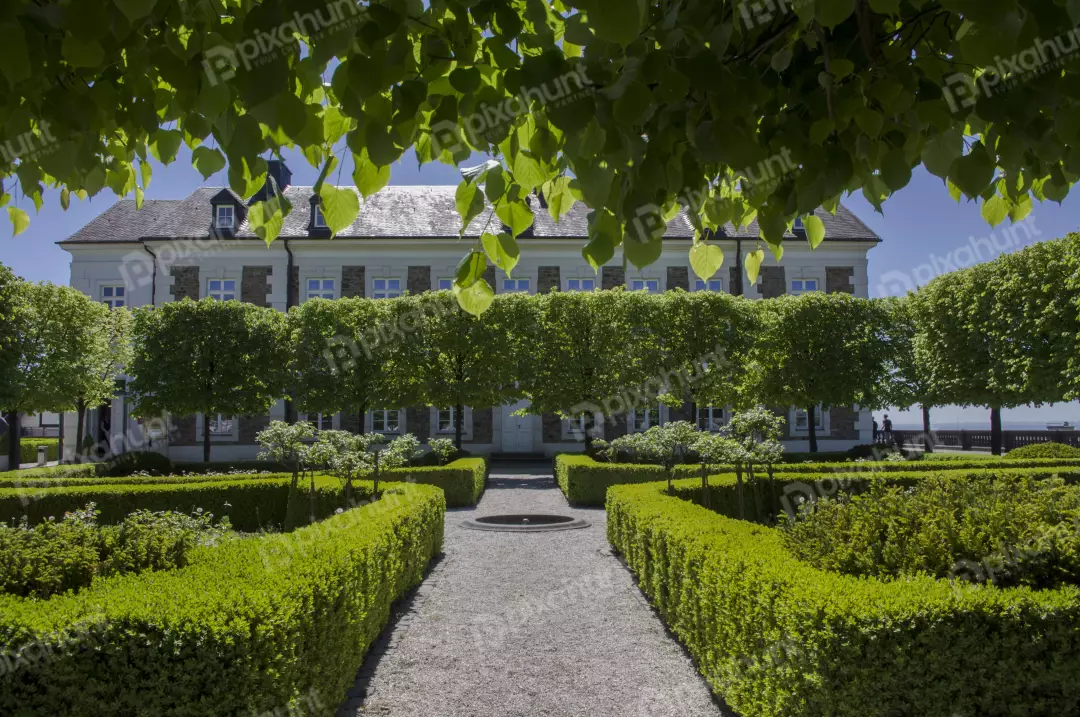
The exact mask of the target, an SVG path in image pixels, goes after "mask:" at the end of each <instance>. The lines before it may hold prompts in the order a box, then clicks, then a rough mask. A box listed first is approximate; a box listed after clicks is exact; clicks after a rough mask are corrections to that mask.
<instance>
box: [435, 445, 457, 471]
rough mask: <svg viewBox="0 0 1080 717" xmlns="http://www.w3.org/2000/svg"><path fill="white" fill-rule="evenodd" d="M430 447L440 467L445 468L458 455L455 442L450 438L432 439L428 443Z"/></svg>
mask: <svg viewBox="0 0 1080 717" xmlns="http://www.w3.org/2000/svg"><path fill="white" fill-rule="evenodd" d="M428 447H429V448H431V452H432V453H434V454H435V459H436V460H437V461H438V462H439V465H440V466H445V465H446V464H447V463H449V462H450V461H451V459H453V457H454V455H455V454H456V453H457V448H455V447H454V442H453V441H452V440H450V439H449V438H432V439H430V440H429V441H428Z"/></svg>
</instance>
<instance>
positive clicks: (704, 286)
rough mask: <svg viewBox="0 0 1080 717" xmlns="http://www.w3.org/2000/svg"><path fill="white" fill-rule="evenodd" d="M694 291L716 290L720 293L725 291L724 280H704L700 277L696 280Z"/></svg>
mask: <svg viewBox="0 0 1080 717" xmlns="http://www.w3.org/2000/svg"><path fill="white" fill-rule="evenodd" d="M694 291H715V292H718V293H719V292H723V291H724V280H723V279H709V280H708V281H703V280H701V279H698V280H697V281H695V282H694Z"/></svg>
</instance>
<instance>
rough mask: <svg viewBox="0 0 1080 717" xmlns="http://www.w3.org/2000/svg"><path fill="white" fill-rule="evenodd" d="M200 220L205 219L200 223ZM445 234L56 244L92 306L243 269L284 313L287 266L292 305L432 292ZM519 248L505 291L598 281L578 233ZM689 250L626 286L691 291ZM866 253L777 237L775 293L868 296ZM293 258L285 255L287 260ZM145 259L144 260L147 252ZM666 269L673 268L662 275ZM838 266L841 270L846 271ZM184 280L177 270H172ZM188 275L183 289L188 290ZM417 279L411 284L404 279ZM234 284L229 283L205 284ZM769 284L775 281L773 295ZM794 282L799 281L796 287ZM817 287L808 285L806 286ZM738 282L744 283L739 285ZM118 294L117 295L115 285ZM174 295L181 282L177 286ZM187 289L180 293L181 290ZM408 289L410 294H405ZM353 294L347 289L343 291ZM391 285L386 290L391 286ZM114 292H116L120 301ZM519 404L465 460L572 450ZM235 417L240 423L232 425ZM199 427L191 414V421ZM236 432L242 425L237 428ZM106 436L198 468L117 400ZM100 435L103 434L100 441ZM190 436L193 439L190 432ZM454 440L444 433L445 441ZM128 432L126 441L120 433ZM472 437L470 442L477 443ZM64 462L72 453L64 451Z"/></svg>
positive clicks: (236, 447) (831, 444) (240, 452)
mask: <svg viewBox="0 0 1080 717" xmlns="http://www.w3.org/2000/svg"><path fill="white" fill-rule="evenodd" d="M207 223H209V217H207ZM448 233H449V234H450V236H449V237H446V238H438V237H428V236H424V237H418V238H406V239H401V238H397V237H385V238H383V237H370V238H340V237H339V238H335V239H332V240H331V239H323V238H314V237H302V238H297V237H291V238H289V239H279V240H278V241H276V242H274V243H273V244H272V245H271V246H269V247H267V246H266V245H265V244H264V243H263V242H262V241H261V240H258V239H255V238H238V239H233V238H229V239H194V240H193V239H154V238H146V239H143V240H142V241H141V242H140V241H131V240H125V241H117V242H115V243H114V242H110V241H108V239H107V238H105V239H101V240H97V241H94V242H79V241H68V242H64V243H63V247H64V248H65V249H66V250H67V251H69V252H70V253H71V256H72V262H71V286H73V287H75V288H77V289H79V290H81V291H83V292H84V293H86V294H87V295H89V296H91V297H93V298H95V299H98V300H102V301H111V302H117V301H122V302H123V305H126V306H129V307H138V306H145V305H148V304H151V303H154V304H156V305H161V304H163V303H165V302H168V301H172V300H174V298H175V295H176V294H177V293H179V292H178V290H177V287H176V286H175V283H176V281H177V279H175V277H174V273H177V272H176V271H175V270H176V269H179V268H185V267H186V268H194V267H197V268H198V292H199V297H200V298H201V297H205V296H207V295H208V294H209V292H210V291H211V290H214V291H221V290H222V288H223V287H230V286H231V287H232V288H233V290H234V291H235V293H236V298H238V299H239V298H241V296H240V294H241V292H242V282H243V279H244V267H271V272H270V274H269V276H268V277H267V278H266V280H265V281H266V284H265V286H266V291H267V294H266V303H267V305H268V306H270V307H273V308H275V309H278V310H281V311H284V310H286V308H287V306H288V304H289V281H288V277H289V267H290V265H292V266H293V267H295V276H296V277H297V279H298V288H299V296H298V299H299V301H300V302H303V301H304V300H306V299H307V298H308V296H309V291H308V287H309V281H311V282H316V283H314V284H312V285H311V286H312V287H313V290H314V291H315V292H317V293H318V294H319V295H320V296H323V297H327V296H328V295H332V296H333V297H334V298H339V297H341V296H342V292H343V285H344V284H345V283H346V280H347V278H348V277H347V276H345V272H344V271H343V267H361V266H362V267H364V287H363V295H364V296H367V297H372V296H375V295H376V293H377V292H379V291H387V290H388V287H393V283H392V282H393V281H394V280H397V281H398V282H399V284H398V285H397V286H398V287H399V290H402V291H404V290H407V289H409V288H410V286H409V281H410V268H413V269H414V273H416V270H418V269H419V273H421V274H422V273H423V270H422V269H420V268H421V267H426V268H427V269H428V271H429V276H430V285H431V288H433V289H438V288H439V285H440V284H439V282H440V280H450V279H451V277H452V276H453V274H454V269H455V267H456V266H457V264H458V262H459V261H460V259H461V256H462V253H463V252H464V251H465V250H466V245H465V244H464V243H463V242H462V241H460V240H458V238H457V236H456V227H454V228H453V229H452V230H451V231H450V232H448ZM519 242H520V245H521V260H520V263H519V264H518V266H517V267H516V268H515V269H514V280H516V282H518V283H515V284H514V285H513V286H512V287H510V288H512V289H514V290H527V291H529V292H530V293H536V292H537V290H538V287H539V286H540V283H541V281H542V280H543V278H544V277H542V276H541V274H542V272H541V267H545V272H544V274H545V276H546V277H547V280H548V281H550V280H551V276H552V272H551V270H550V267H558V269H559V277H558V280H559V289H560V290H569V289H570V288H571V283H570V282H571V281H575V282H581V281H586V282H587V281H588V280H593V281H594V282H595V288H597V289H599V288H601V282H602V276H601V275H599V274H597V273H596V272H594V271H593V270H592V268H591V267H589V266H588V264H586V263H585V261H584V260H583V258H582V256H581V248H582V246H583V245H584V243H585V240H584V239H582V238H580V237H578V238H575V237H557V238H552V237H547V238H545V237H533V238H530V237H523V238H521V239H520V240H519ZM715 243H717V244H718V245H719V246H720V247H721V248H722V249H723V251H724V253H725V256H726V257H727V259H726V261H725V264H724V267H723V268H722V269H721V270H720V272H718V274H717V275H716V277H715V279H716V280H719V281H720V282H721V286H720V287H717V286H716V285H715V284H714V285H713V288H714V289H715V288H722V289H723V291H726V292H730V291H731V286H730V280H731V272H730V267H731V266H732V265H733V263H734V259H735V256H736V242H735V240H733V239H723V240H719V241H716V242H715ZM742 244H743V247H742V248H743V253H745V252H746V251H748V250H750V249H753V248H756V242H753V241H751V240H746V239H744V240H743V242H742ZM690 246H691V240H690V239H689V238H666V239H665V240H664V249H663V253H662V255H661V257H660V259H659V260H658V261H657V262H656V263H655V264H653V265H651V266H649V267H647V268H646V269H644V270H641V271H638V270H637V269H635V268H633V267H632V266H630V265H628V267H627V270H626V274H625V280H626V284H627V286H628V287H632V285H633V282H634V281H635V280H643V281H646V282H649V281H652V282H655V284H649V283H646V284H644V286H648V287H649V288H656V289H658V290H659V291H664V290H668V289H673V288H676V287H675V286H669V280H670V279H671V278H672V275H673V276H674V277H675V280H676V283H677V282H678V281H679V277H683V276H685V277H686V280H688V285H689V288H690V290H695V288H696V286H695V284H696V277H695V276H694V273H693V270H692V269H691V268H690V264H689V259H688V251H689V249H690ZM873 246H874V242H873V241H866V240H859V241H843V240H828V241H825V242H823V243H822V244H821V245H820V246H819V247H818V248H817V249H816V250H814V251H811V250H810V248H809V246H808V244H807V243H806V242H805V241H804V240H798V241H796V240H794V239H793V240H790V241H788V242H785V253H784V257H783V262H782V263H781V264H780V266H781V267H782V268H783V273H784V282H785V284H786V285H785V286H784V292H785V293H797V292H798V291H799V290H803V289H805V288H806V287H814V288H816V289H817V290H825V289H826V288H827V286H828V282H829V279H830V276H829V274H830V271H829V270H830V269H831V270H832V274H833V279H834V280H835V276H836V275H837V274H838V273H840V274H843V273H847V274H848V282H849V283H850V286H851V287H852V289H853V293H854V295H855V296H859V297H867V296H868V292H869V288H868V277H867V253H868V251H869V249H870V248H872V247H873ZM290 252H291V255H292V256H291V259H290ZM151 253H152V254H153V255H154V256H151ZM765 265H766V266H775V265H776V263H775V262H774V261H773V260H772V258H771V256H769V257H768V258H767V260H766V263H765ZM609 266H611V267H622V256H621V255H620V254H618V253H617V254H616V256H615V258H614V259H613V260H612V261H611V262H610V263H609ZM669 269H670V270H672V271H669ZM843 269H850V272H844V271H842V270H843ZM180 273H182V272H180ZM191 273H193V272H189V275H188V279H187V281H188V283H189V284H191V283H192V282H191V276H190V274H191ZM414 279H415V277H414ZM505 279H507V277H505V275H504V274H503V273H502V272H501V271H498V270H497V274H496V286H495V288H496V291H497V293H504V280H505ZM212 281H214V282H219V281H225V282H228V281H234V282H236V283H235V284H234V285H230V284H220V283H215V284H213V285H211V283H210V282H212ZM776 281H777V278H776V277H775V276H774V277H773V282H774V283H773V288H772V290H773V291H775V283H776ZM793 282H802V283H800V284H794V283H793ZM810 282H816V284H813V283H810ZM746 283H748V282H745V280H744V284H746ZM762 283H763V282H761V281H759V283H758V285H755V286H747V287H746V290H745V292H744V294H745V295H746V296H747V297H750V298H760V297H761V293H762ZM573 286H574V287H575V288H576V287H587V286H588V284H587V283H586V284H581V283H575V284H574V285H573ZM121 288H122V289H123V291H122V292H118V289H121ZM181 288H182V289H184V287H181ZM190 288H191V287H190V286H188V287H186V289H190ZM413 288H415V287H413ZM350 290H351V291H352V292H353V293H355V291H356V289H355V287H350ZM389 290H393V289H392V288H391V289H389ZM119 293H122V296H118V294H119ZM517 408H520V406H508V407H501V408H500V407H497V408H495V409H494V410H493V411H492V420H491V427H490V437H489V438H486V437H483V436H473V435H471V434H472V430H471V429H472V428H473V423H472V421H470V420H469V419H470V418H471V416H466V423H465V426H466V428H465V433H466V439H467V440H473V442H472V443H470V444H469V445H468V446H467V449H468V450H470V451H472V452H474V453H503V452H506V453H544V454H547V455H553V454H555V453H557V452H563V451H574V450H581V447H582V444H581V443H580V442H578V441H575V440H573V433H572V431H571V430H570V428H569V427H568V426H566V425H563V426H562V427H561V430H560V432H559V440H558V442H555V441H553V440H552V437H553V431H552V427H551V425H550V424H549V426H548V431H547V434H546V435H547V438H548V441H545V428H544V421H543V420H542V419H541V417H539V416H526V417H517V416H513V415H512V414H513V412H514V411H515V410H516V409H517ZM667 413H668V411H667V409H666V408H665V409H662V420H664V419H665V418H666V414H667ZM283 417H284V407H283V404H279V405H278V406H276V407H275V408H274V410H273V411H272V413H271V418H283ZM426 418H427V423H428V425H427V426H426V427H425V428H426V429H427V430H426V431H421V433H426V434H428V435H429V436H434V435H436V432H437V429H438V425H437V423H438V416H437V412H436V410H435V409H429V414H428V416H427V417H426ZM66 420H67V423H66V426H65V433H66V435H68V436H74V435H75V433H76V427H75V421H74V417H73V416H72V415H71V414H68V416H67V417H66ZM243 420H244V419H242V418H241V419H239V421H240V423H241V424H242V422H243ZM328 420H330V421H332V423H333V425H334V426H335V427H336V426H340V425H342V417H340V416H339V417H334V418H332V419H328ZM417 420H421V421H423V420H424V417H422V416H421V417H418V416H417V415H415V412H408V413H407V412H406V411H404V410H403V411H402V412H401V414H400V419H399V427H400V429H401V430H402V431H404V432H414V433H416V432H418V427H417V426H416V425H409V423H410V421H412V422H413V423H414V424H415V423H416V421H417ZM92 421H93V423H91V420H90V419H88V425H93V426H98V425H99V423H98V421H99V416H98V415H97V414H96V412H94V414H93V415H92ZM371 421H372V417H371V415H370V414H369V415H368V416H367V418H366V420H365V423H366V428H367V429H368V430H370V429H371ZM870 421H871V418H870V414H869V413H868V412H866V411H861V412H859V413H858V418H857V420H856V422H855V425H854V429H855V431H857V433H858V435H857V436H855V435H851V434H850V431H849V435H847V436H845V437H843V438H832V437H830V429H831V426H830V419H829V416H828V415H826V416H824V421H823V422H824V425H823V427H822V428H823V430H822V431H820V432H819V441H818V444H819V450H821V451H832V450H846V449H847V448H850V447H852V446H854V445H857V444H860V443H870V442H871V426H870ZM795 423H796V421H795V416H794V412H792V415H791V416H789V425H791V426H794V425H795ZM199 428H200V430H201V418H200V419H199ZM241 430H242V429H241ZM107 433H108V436H109V442H110V444H111V445H110V446H109V448H108V450H109V451H110V452H113V453H119V452H122V451H124V450H144V449H146V448H152V449H154V450H160V451H162V452H165V453H166V454H167V455H169V456H170V457H171V458H173V459H175V460H192V461H197V460H201V458H202V449H201V446H200V445H198V442H196V444H195V445H182V446H177V445H167V440H166V439H167V437H166V436H164V435H162V433H158V434H157V435H155V436H154V437H153V441H152V445H148V443H150V442H149V441H147V440H146V434H147V432H146V431H144V430H142V427H141V426H140V425H139V423H138V422H136V421H135V420H134V419H133V418H131V417H130V407H129V406H127V405H125V402H124V401H123V400H122V399H121V398H118V399H116V400H115V401H114V402H113V406H112V416H111V420H110V421H109V422H108V426H107ZM794 434H795V436H796V439H795V440H791V441H789V442H788V450H789V451H805V450H808V441H807V440H805V439H799V438H798V436H800V435H803V434H805V431H802V432H799V431H794ZM102 435H104V434H102ZM198 435H201V433H199V434H198ZM450 435H452V434H450ZM125 436H126V438H125ZM477 441H479V442H477ZM68 443H69V445H68V447H67V449H68V452H69V454H70V451H71V450H73V448H74V446H73V445H71V444H72V443H73V441H69V442H68ZM215 443H218V444H219V445H215V446H214V449H213V459H214V460H239V459H250V458H253V457H254V456H255V455H256V453H257V452H258V448H257V446H254V445H241V444H238V443H237V442H236V436H231V437H230V436H228V435H227V436H224V437H222V438H221V439H219V440H215ZM69 457H70V455H69Z"/></svg>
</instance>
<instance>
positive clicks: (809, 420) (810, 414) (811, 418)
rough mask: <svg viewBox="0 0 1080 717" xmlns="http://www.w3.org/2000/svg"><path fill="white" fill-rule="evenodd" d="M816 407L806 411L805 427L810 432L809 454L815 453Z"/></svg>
mask: <svg viewBox="0 0 1080 717" xmlns="http://www.w3.org/2000/svg"><path fill="white" fill-rule="evenodd" d="M816 414H817V406H810V407H809V408H807V409H806V427H807V429H808V430H809V431H810V452H811V453H817V426H815V425H814V424H815V423H816V422H817V415H816Z"/></svg>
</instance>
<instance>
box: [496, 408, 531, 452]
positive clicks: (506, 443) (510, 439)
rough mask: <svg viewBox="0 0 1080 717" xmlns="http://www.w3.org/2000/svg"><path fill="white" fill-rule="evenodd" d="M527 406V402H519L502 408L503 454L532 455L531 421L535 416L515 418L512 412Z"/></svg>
mask: <svg viewBox="0 0 1080 717" xmlns="http://www.w3.org/2000/svg"><path fill="white" fill-rule="evenodd" d="M528 405H529V402H528V401H519V402H518V403H515V404H513V405H512V406H503V409H502V411H503V414H502V437H503V438H502V449H503V453H532V451H533V421H534V420H535V419H536V416H515V415H514V411H517V410H519V409H522V408H524V407H526V406H528Z"/></svg>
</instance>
